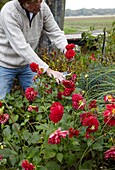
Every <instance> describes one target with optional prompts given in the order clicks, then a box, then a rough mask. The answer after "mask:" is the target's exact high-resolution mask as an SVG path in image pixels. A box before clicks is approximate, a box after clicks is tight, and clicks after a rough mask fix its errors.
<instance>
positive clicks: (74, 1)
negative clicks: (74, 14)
mask: <svg viewBox="0 0 115 170" xmlns="http://www.w3.org/2000/svg"><path fill="white" fill-rule="evenodd" d="M68 8H69V9H73V10H75V9H81V8H87V9H90V8H96V9H97V8H104V9H105V8H115V0H66V9H68Z"/></svg>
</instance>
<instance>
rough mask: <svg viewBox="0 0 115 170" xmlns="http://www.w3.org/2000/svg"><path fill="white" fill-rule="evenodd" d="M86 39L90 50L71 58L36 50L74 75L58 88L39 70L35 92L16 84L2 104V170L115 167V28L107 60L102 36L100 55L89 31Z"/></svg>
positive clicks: (50, 62)
mask: <svg viewBox="0 0 115 170" xmlns="http://www.w3.org/2000/svg"><path fill="white" fill-rule="evenodd" d="M83 38H84V40H86V42H87V43H86V45H87V47H88V48H87V51H85V53H84V51H82V49H81V51H79V52H78V51H77V49H76V48H75V49H74V50H75V51H76V55H75V56H74V57H72V58H70V59H68V58H66V55H64V54H62V53H61V52H60V51H55V50H52V51H51V53H49V52H48V50H47V49H45V48H43V49H38V51H37V53H38V55H41V57H42V59H43V60H44V61H45V62H46V63H48V64H49V66H50V67H51V68H52V69H55V70H59V71H61V72H66V71H67V72H68V73H70V74H69V75H68V76H66V81H65V82H62V83H61V84H57V83H56V81H55V79H54V78H53V77H52V78H49V77H48V76H47V75H46V74H43V75H41V70H39V72H38V71H37V74H38V73H39V77H38V79H37V77H34V80H35V82H34V86H33V87H32V88H28V89H27V90H26V92H25V93H24V92H23V91H22V90H21V89H20V87H18V85H17V84H15V86H14V88H13V90H12V93H11V94H8V95H7V96H6V98H5V100H2V101H0V125H1V126H0V134H1V135H0V142H1V143H0V144H1V148H0V169H1V170H2V169H3V170H5V169H9V170H10V169H11V170H21V169H22V167H24V166H29V167H31V169H30V168H29V170H33V169H34V167H36V170H87V169H88V170H92V169H94V170H97V169H98V170H101V169H103V170H107V169H108V170H112V169H114V162H115V154H114V153H115V151H114V149H115V148H114V147H115V128H114V127H115V68H114V58H113V59H112V57H110V58H111V59H112V60H111V59H110V60H105V58H106V57H108V56H111V55H109V54H112V56H113V54H114V44H113V42H114V25H113V29H112V31H110V34H108V36H107V37H106V38H107V39H106V40H108V41H106V53H105V54H106V55H105V54H104V57H105V58H104V60H103V61H104V62H103V61H102V60H101V58H102V57H103V56H102V42H103V35H100V36H99V39H98V43H97V48H96V50H95V51H94V49H93V50H92V48H91V47H92V45H91V41H92V40H94V39H93V38H94V37H92V36H91V34H90V33H89V32H86V33H83ZM110 45H111V47H110V48H109V46H110ZM72 47H75V45H72ZM89 47H90V48H89ZM111 61H112V62H111ZM33 66H34V67H37V65H36V64H35V63H34V65H33ZM34 67H33V70H34V71H36V70H37V69H39V67H37V69H36V68H35V69H34ZM76 75H77V78H76ZM26 160H27V161H26ZM22 162H23V166H22ZM25 162H26V163H25ZM25 164H26V165H25ZM23 169H24V168H23Z"/></svg>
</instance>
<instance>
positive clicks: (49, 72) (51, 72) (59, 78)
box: [46, 68, 65, 84]
mask: <svg viewBox="0 0 115 170" xmlns="http://www.w3.org/2000/svg"><path fill="white" fill-rule="evenodd" d="M46 73H47V75H48V76H49V77H52V76H53V77H54V78H55V79H56V82H57V83H58V84H59V83H61V82H62V81H63V80H65V76H64V75H63V73H61V72H59V71H54V70H52V69H51V68H48V69H47V71H46Z"/></svg>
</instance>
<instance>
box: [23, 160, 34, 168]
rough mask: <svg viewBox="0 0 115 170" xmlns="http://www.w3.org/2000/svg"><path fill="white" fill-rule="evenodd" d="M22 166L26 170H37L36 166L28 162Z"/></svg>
mask: <svg viewBox="0 0 115 170" xmlns="http://www.w3.org/2000/svg"><path fill="white" fill-rule="evenodd" d="M21 166H22V168H23V169H24V170H34V169H35V166H34V165H33V164H32V163H29V161H28V160H23V161H22V165H21Z"/></svg>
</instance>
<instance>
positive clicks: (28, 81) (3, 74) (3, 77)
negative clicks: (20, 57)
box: [0, 65, 36, 99]
mask: <svg viewBox="0 0 115 170" xmlns="http://www.w3.org/2000/svg"><path fill="white" fill-rule="evenodd" d="M35 75H36V73H34V72H32V71H31V69H30V66H29V65H26V66H23V67H20V68H5V67H1V66H0V99H4V98H5V96H6V94H7V93H10V91H11V89H12V86H13V82H14V78H17V79H18V81H19V83H20V85H21V86H22V88H23V90H24V91H25V89H26V88H27V87H30V86H32V83H33V81H32V79H33V78H34V76H35Z"/></svg>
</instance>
